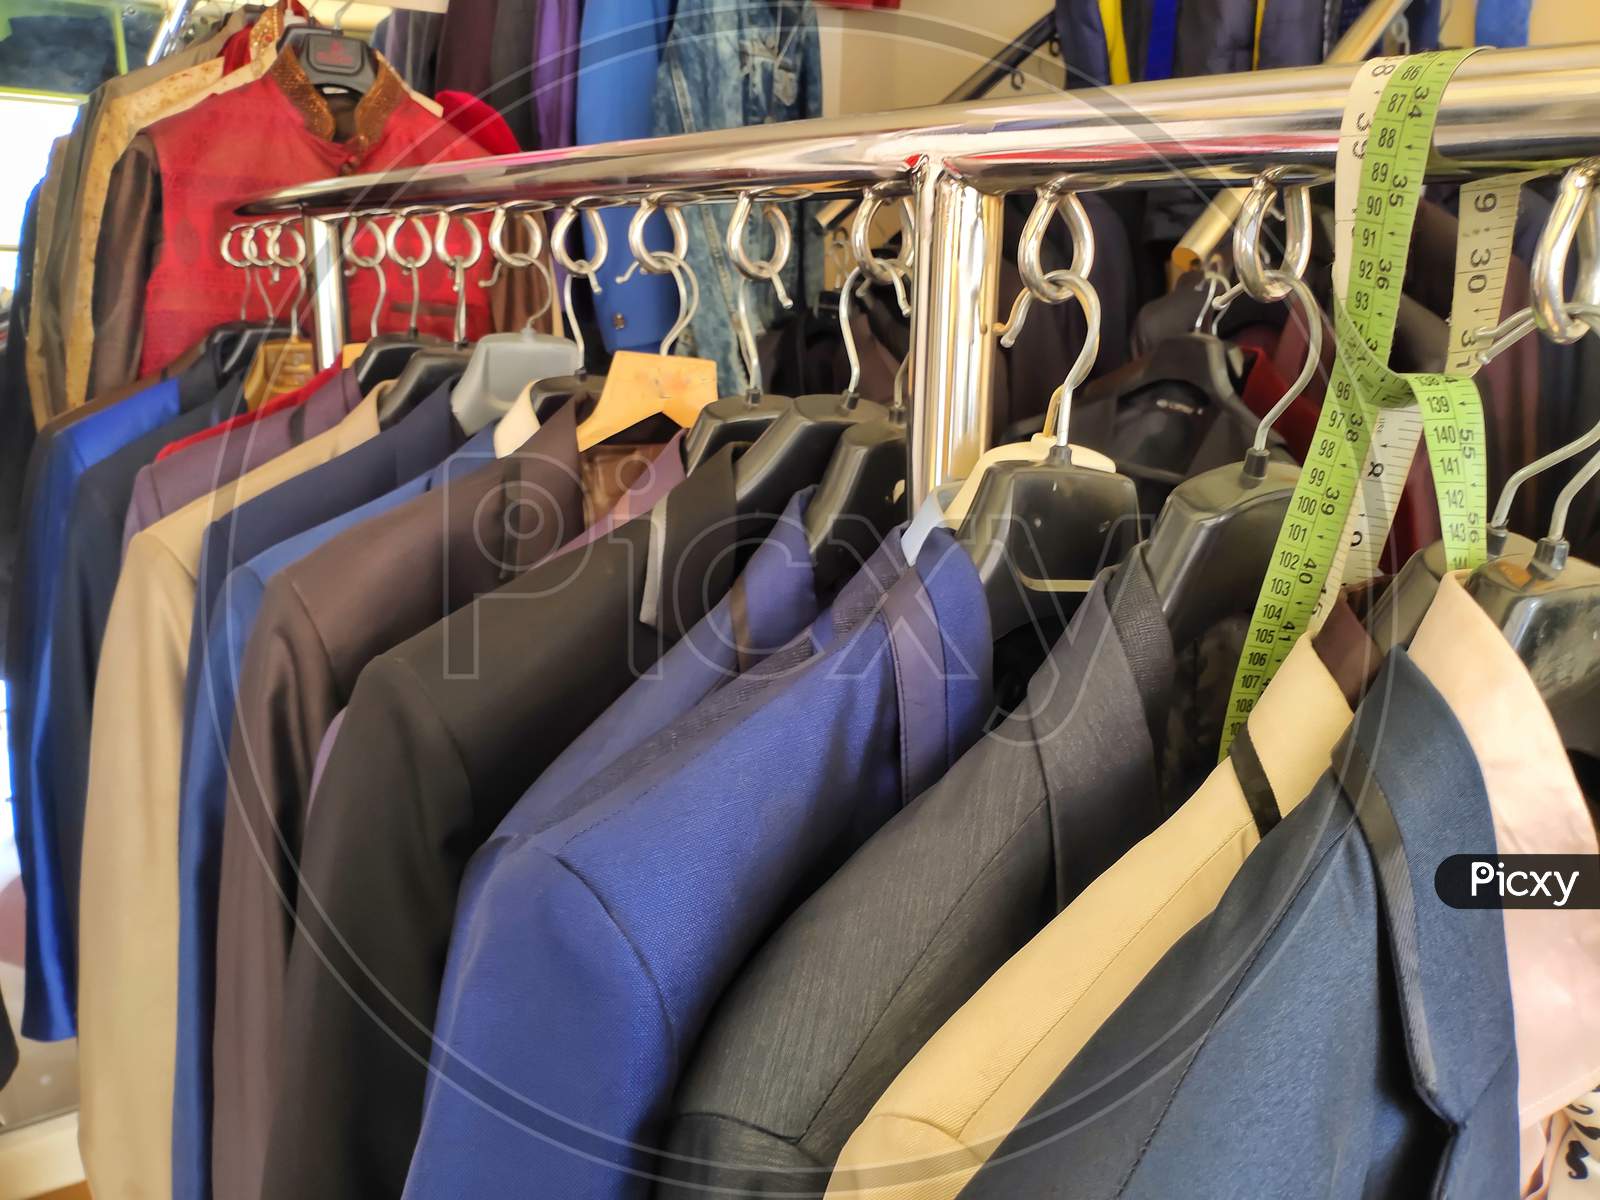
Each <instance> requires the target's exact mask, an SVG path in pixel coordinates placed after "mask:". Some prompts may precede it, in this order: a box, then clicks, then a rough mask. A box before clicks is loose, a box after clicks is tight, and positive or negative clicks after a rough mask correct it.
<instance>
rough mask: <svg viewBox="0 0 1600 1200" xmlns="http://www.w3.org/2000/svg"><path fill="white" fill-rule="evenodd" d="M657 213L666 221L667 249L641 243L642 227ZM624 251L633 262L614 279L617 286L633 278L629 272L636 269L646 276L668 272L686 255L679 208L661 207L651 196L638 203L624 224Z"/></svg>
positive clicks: (685, 233)
mask: <svg viewBox="0 0 1600 1200" xmlns="http://www.w3.org/2000/svg"><path fill="white" fill-rule="evenodd" d="M658 210H659V211H660V213H661V215H662V216H664V217H665V218H666V219H667V228H669V229H670V230H672V249H671V250H662V251H656V250H652V249H650V247H649V246H646V245H645V244H644V227H645V224H646V223H647V222H648V221H649V220H650V217H651V214H653V213H655V212H656V211H658ZM628 249H629V250H630V251H631V252H632V253H633V262H632V264H630V265H629V267H628V269H627V270H626V271H624V272H623V273H622V274H621V275H619V276H617V282H618V283H626V282H627V281H628V280H629V279H631V278H632V277H633V273H634V272H635V271H639V270H642V271H644V272H645V273H646V274H649V275H666V274H668V273H669V272H671V271H672V270H673V268H674V266H675V265H676V264H679V263H682V262H683V261H684V256H685V255H686V254H688V253H689V223H688V222H687V221H686V220H684V216H683V209H682V208H680V207H679V206H678V205H677V204H674V203H666V204H663V203H660V202H659V201H657V200H655V199H653V198H651V197H646V198H645V199H644V200H641V201H640V202H639V207H638V208H637V209H635V210H634V214H633V218H632V220H630V221H629V222H628Z"/></svg>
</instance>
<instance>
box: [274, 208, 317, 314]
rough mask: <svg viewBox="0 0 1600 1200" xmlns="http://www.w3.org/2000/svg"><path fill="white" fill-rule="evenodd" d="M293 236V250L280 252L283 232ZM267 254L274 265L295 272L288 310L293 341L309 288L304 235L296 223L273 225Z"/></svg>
mask: <svg viewBox="0 0 1600 1200" xmlns="http://www.w3.org/2000/svg"><path fill="white" fill-rule="evenodd" d="M286 233H287V234H290V235H292V236H293V238H294V247H295V248H294V251H293V252H292V253H289V254H280V253H279V246H280V245H281V243H282V241H283V235H284V234H286ZM267 255H268V257H269V258H270V259H271V260H272V265H273V266H274V267H281V268H283V269H285V270H291V271H293V272H294V273H295V283H296V287H295V297H294V304H293V307H292V308H291V309H290V312H289V337H290V339H291V340H293V341H299V340H300V308H301V306H302V305H303V304H304V303H305V300H306V295H307V294H308V293H309V291H310V288H309V286H308V285H307V281H306V237H305V234H303V233H301V232H300V227H299V226H298V225H291V224H289V223H288V222H286V221H280V222H279V223H278V224H277V225H275V226H273V229H272V232H271V233H270V234H269V235H268V237H267Z"/></svg>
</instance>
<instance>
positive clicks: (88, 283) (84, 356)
mask: <svg viewBox="0 0 1600 1200" xmlns="http://www.w3.org/2000/svg"><path fill="white" fill-rule="evenodd" d="M282 22H283V18H282V15H281V12H280V9H279V8H276V7H274V8H269V9H268V10H267V11H266V12H264V13H263V14H262V15H261V18H260V19H259V20H258V21H257V22H256V23H255V25H253V26H252V27H251V30H250V56H251V57H250V61H249V62H248V63H246V64H245V65H244V66H242V67H240V68H239V69H238V70H236V71H232V72H229V73H228V74H227V75H224V74H223V73H222V59H220V58H211V59H207V60H206V61H205V62H202V63H198V64H196V65H195V66H192V67H189V68H188V69H186V70H183V71H179V72H178V73H177V74H175V75H169V76H168V77H167V78H165V79H163V80H161V81H160V82H159V83H155V84H152V85H151V86H150V87H147V88H143V89H141V90H140V91H137V92H135V93H133V94H132V95H131V96H124V97H121V98H120V99H117V100H112V101H109V102H108V103H107V104H106V105H105V107H104V109H103V111H102V115H101V118H100V122H99V124H98V125H96V126H95V131H94V144H93V146H92V147H91V148H90V150H89V153H88V155H87V157H86V159H85V167H84V179H83V185H82V187H81V188H80V189H79V193H78V194H79V198H80V204H79V206H78V208H77V210H76V211H75V212H74V213H72V214H71V216H70V217H69V218H68V219H70V220H72V221H73V222H74V224H75V226H76V228H77V231H78V232H77V235H76V237H75V238H74V240H73V245H74V246H75V247H76V252H77V261H76V264H75V267H69V268H68V269H66V270H64V271H63V274H62V296H61V303H62V310H63V317H62V324H63V327H64V328H65V329H66V397H65V402H66V406H67V407H68V408H76V407H78V405H80V404H83V403H85V402H86V401H87V400H88V399H89V398H90V397H89V395H88V389H89V366H90V363H91V361H92V360H93V358H94V252H95V247H96V246H97V245H98V244H99V241H100V224H101V222H102V220H103V219H104V217H105V208H106V193H107V191H108V190H109V189H110V186H111V171H112V168H114V167H115V166H116V165H117V160H118V159H120V158H121V157H122V155H123V152H124V151H125V150H127V148H128V147H129V146H130V145H131V144H132V142H133V139H134V138H135V137H137V136H138V135H139V134H140V133H141V132H142V131H143V130H144V129H146V128H147V127H149V126H151V125H154V124H155V123H156V122H157V121H160V120H162V119H163V118H165V117H170V116H172V115H173V114H175V113H180V112H184V111H186V110H188V109H190V108H193V107H194V106H195V105H196V104H198V103H200V101H202V100H204V99H206V98H207V97H209V96H217V95H221V94H222V93H224V92H229V91H232V90H233V89H234V88H236V87H242V86H243V85H244V84H247V83H251V82H253V81H255V80H257V79H259V78H261V76H262V75H263V74H264V73H265V72H266V70H267V68H268V67H270V66H271V65H272V61H273V59H275V58H276V57H277V53H278V49H277V44H278V36H279V34H280V33H281V32H282V29H283V23H282ZM217 253H219V254H220V253H221V250H220V249H218V250H217Z"/></svg>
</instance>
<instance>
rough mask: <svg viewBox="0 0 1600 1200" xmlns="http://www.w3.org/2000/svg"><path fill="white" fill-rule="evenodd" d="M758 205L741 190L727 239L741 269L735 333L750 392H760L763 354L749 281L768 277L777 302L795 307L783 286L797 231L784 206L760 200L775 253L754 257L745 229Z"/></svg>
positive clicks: (730, 220) (729, 225) (735, 263)
mask: <svg viewBox="0 0 1600 1200" xmlns="http://www.w3.org/2000/svg"><path fill="white" fill-rule="evenodd" d="M753 207H755V197H754V193H751V192H741V193H739V198H738V199H737V200H736V201H735V202H734V206H733V215H732V216H731V217H730V218H729V220H728V232H727V236H726V238H725V239H724V241H725V244H726V246H727V250H728V258H729V259H730V260H731V261H732V262H733V265H734V268H735V269H736V270H737V271H738V272H739V298H738V302H737V304H736V306H735V318H734V324H735V325H737V326H738V328H737V329H736V330H735V333H737V334H738V337H739V353H740V355H741V356H742V357H743V358H744V366H745V374H746V375H747V377H748V379H749V389H748V391H749V394H750V395H751V396H758V395H760V394H761V388H762V380H763V378H764V376H763V374H762V371H761V354H760V351H759V350H758V348H757V346H756V329H755V320H754V318H753V317H752V316H751V315H750V284H751V282H752V281H753V280H763V279H765V280H769V281H770V282H771V283H772V290H773V291H774V292H775V293H776V294H777V297H778V303H779V304H781V305H783V307H784V308H793V307H794V301H793V300H791V299H789V293H788V291H786V290H785V289H784V286H783V273H782V272H783V267H784V264H785V263H787V262H788V261H789V251H790V249H791V248H792V246H793V244H794V234H793V231H792V230H791V229H790V228H789V218H788V216H787V215H786V214H785V213H784V211H783V209H782V208H780V207H779V206H778V205H776V204H774V203H772V202H771V201H770V200H764V201H762V202H761V215H762V216H763V217H765V218H766V222H767V225H768V226H769V227H770V228H771V230H772V254H771V256H770V257H768V258H765V259H752V258H751V257H750V252H749V251H748V250H747V249H746V248H745V244H744V236H745V229H746V227H747V226H748V225H749V223H750V210H751V209H752V208H753Z"/></svg>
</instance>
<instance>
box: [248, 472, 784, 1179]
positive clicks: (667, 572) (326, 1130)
mask: <svg viewBox="0 0 1600 1200" xmlns="http://www.w3.org/2000/svg"><path fill="white" fill-rule="evenodd" d="M731 457H732V451H731V448H729V449H727V450H724V451H723V452H722V453H720V454H718V455H716V456H715V457H713V458H712V459H710V460H709V461H707V462H706V463H704V464H702V465H701V466H700V467H699V468H698V469H697V470H696V471H695V472H694V473H693V474H692V475H690V476H689V478H687V479H685V480H684V482H683V483H681V484H679V485H678V487H676V488H674V489H673V491H672V492H671V493H670V494H669V495H668V496H667V498H666V500H665V501H664V502H662V503H661V504H658V505H657V506H656V507H655V508H654V509H652V510H651V512H650V514H649V516H647V517H641V518H639V519H637V520H634V521H630V522H628V523H627V524H625V525H622V526H620V527H618V528H617V529H616V530H614V531H613V532H612V534H611V535H610V536H609V537H607V538H605V539H603V540H601V541H597V542H595V543H593V544H591V545H590V546H589V547H588V548H586V549H585V550H584V551H583V552H582V553H577V554H571V555H561V556H557V557H555V558H553V559H550V560H549V561H547V562H545V563H542V564H540V565H539V566H537V567H535V568H534V569H533V570H531V571H528V572H526V573H524V574H522V575H520V576H518V577H517V578H516V579H513V580H512V581H511V582H509V583H507V584H505V585H504V586H502V587H500V588H499V589H498V590H496V591H494V592H491V593H489V594H488V595H487V596H484V597H481V598H480V599H479V600H477V601H475V602H474V603H472V604H470V605H468V606H467V607H466V608H464V609H461V610H459V611H458V612H456V613H454V614H452V615H451V616H450V617H448V618H446V619H445V620H444V621H442V622H441V623H439V624H437V625H435V626H433V627H432V628H431V629H428V630H427V631H425V632H423V633H421V634H419V635H418V636H416V637H414V638H412V639H411V640H410V641H408V642H406V643H404V644H402V645H400V646H399V647H397V648H396V649H394V650H393V651H391V652H390V653H388V654H386V655H384V656H382V657H380V658H377V659H375V660H374V661H373V662H371V663H370V664H368V666H367V667H366V669H365V670H364V671H363V672H362V674H361V679H360V682H359V683H358V684H357V686H356V689H355V692H354V694H353V695H352V697H351V700H350V706H349V709H348V712H347V714H346V717H345V720H344V723H343V726H342V727H341V729H340V733H339V738H338V741H337V742H335V743H334V747H333V753H332V755H331V757H330V758H329V760H328V763H327V767H326V770H325V772H324V774H323V776H322V779H321V781H320V784H319V787H318V790H317V795H316V799H315V803H314V804H313V805H312V809H311V815H310V818H309V820H308V822H307V827H306V830H305V835H304V839H303V840H304V845H305V851H304V854H303V855H302V859H301V878H302V880H303V884H302V887H303V889H304V890H306V891H309V892H311V893H313V894H315V895H316V896H317V897H318V900H319V905H318V907H317V908H316V910H315V911H314V912H313V911H307V910H300V911H299V912H297V918H298V922H299V923H298V926H297V928H296V931H295V938H294V946H293V948H292V950H291V954H290V959H289V968H288V975H287V978H286V980H285V983H284V1025H285V1027H286V1028H292V1029H294V1030H295V1031H296V1036H295V1037H294V1038H293V1039H291V1040H289V1041H287V1042H286V1044H285V1047H284V1066H283V1074H282V1081H281V1084H280V1092H279V1099H278V1104H277V1108H276V1111H275V1113H274V1117H273V1128H272V1136H271V1141H270V1143H269V1153H268V1155H267V1168H266V1182H265V1185H264V1187H263V1189H262V1195H263V1196H265V1197H275V1196H286V1197H287V1196H295V1197H299V1196H304V1195H305V1194H306V1193H307V1190H308V1189H309V1190H312V1191H316V1192H320V1193H322V1194H329V1193H333V1194H339V1195H369V1194H375V1193H381V1194H385V1195H398V1194H399V1192H400V1189H401V1187H402V1186H403V1183H404V1178H405V1172H406V1167H407V1164H408V1162H409V1161H410V1156H411V1148H412V1144H413V1142H414V1141H415V1136H416V1128H417V1123H418V1121H419V1120H420V1117H421V1110H422V1096H423V1076H424V1067H423V1065H422V1064H423V1062H424V1061H425V1056H426V1053H427V1046H428V1044H429V1039H428V1034H427V1027H426V1021H427V1018H428V1017H431V1014H432V1013H433V1011H434V1004H435V1001H436V998H437V996H438V990H439V983H440V976H441V974H442V971H443V964H444V956H445V951H446V948H447V946H448V943H449V937H450V922H451V916H452V914H453V912H454V909H455V895H456V889H457V887H458V885H459V882H460V878H461V872H462V870H463V869H464V868H465V866H466V860H467V858H468V857H470V855H471V853H472V852H473V851H474V850H476V849H477V847H478V846H479V845H480V844H481V843H482V842H483V840H484V839H485V838H487V837H488V836H489V834H490V833H491V832H492V831H493V830H494V828H495V826H496V825H497V824H498V823H499V821H500V819H501V818H502V817H503V816H504V815H505V813H506V811H507V810H508V809H510V807H511V806H512V804H513V803H515V801H516V799H517V797H518V796H519V795H521V793H522V791H523V790H524V789H525V788H526V787H527V786H528V784H529V783H530V782H531V781H532V780H534V779H535V778H537V777H538V775H539V773H540V771H541V770H542V769H543V768H544V767H545V766H546V765H548V764H549V763H550V762H551V761H553V760H554V759H555V757H556V756H557V755H558V754H560V753H561V751H562V750H564V749H565V748H566V747H567V745H568V743H570V742H571V741H572V740H573V739H574V738H575V737H577V735H578V734H580V733H581V732H583V730H584V729H585V728H587V727H588V726H589V724H590V723H591V722H592V721H593V720H594V719H595V718H596V717H598V716H599V715H600V713H601V712H603V711H604V710H605V708H606V707H607V706H609V705H610V704H611V702H612V701H613V700H615V699H616V698H617V696H619V695H620V694H621V693H622V692H623V691H624V690H626V687H627V685H628V684H629V683H631V682H632V680H633V679H634V678H635V677H636V676H638V675H639V674H641V673H643V672H644V671H646V670H648V669H649V668H650V667H651V666H652V665H653V664H654V663H655V662H656V660H657V659H658V658H659V657H660V655H661V654H662V653H663V652H664V651H665V650H666V649H668V648H669V647H670V646H671V645H673V644H674V643H676V642H677V641H679V640H680V639H681V638H682V636H683V635H684V634H685V633H686V632H687V631H688V629H689V628H690V627H692V626H693V625H694V623H695V622H696V621H697V620H698V619H699V618H700V617H701V616H703V615H704V614H705V612H706V611H707V609H709V608H710V607H712V606H713V605H715V604H716V603H717V602H718V601H719V600H720V599H721V598H722V596H723V595H724V594H725V593H726V591H727V589H728V587H729V586H730V585H731V583H732V578H731V576H732V570H733V564H732V561H731V560H732V555H731V547H732V545H733V538H734V532H735V530H734V517H735V513H736V510H735V506H734V495H733V468H732V461H731ZM771 519H772V518H768V520H769V522H770V520H771ZM759 524H760V523H759V522H756V526H757V528H758V529H759ZM740 527H741V528H742V529H747V528H748V526H747V525H746V523H745V520H744V519H742V518H741V520H740ZM545 628H548V629H557V628H559V629H560V630H561V636H559V637H530V636H528V631H529V630H530V629H545ZM380 814H381V815H380ZM402 814H407V815H402ZM374 821H377V827H376V828H375V826H374ZM333 930H336V931H337V937H336V938H335V939H334V940H335V941H337V942H338V943H339V945H338V947H337V948H335V946H334V945H333V944H332V943H331V942H330V940H329V932H330V931H333ZM319 952H320V953H331V954H332V955H333V959H332V960H331V962H329V963H324V962H323V961H322V960H321V959H320V958H319V957H318V954H319ZM355 962H360V963H362V964H364V965H363V967H362V968H361V972H362V978H363V979H367V980H369V981H371V982H372V983H373V984H374V987H373V988H372V989H371V990H369V989H368V988H367V987H366V986H364V985H363V984H361V983H359V982H357V983H355V988H356V995H354V996H352V995H350V994H349V993H347V992H346V991H345V990H344V988H345V984H346V983H348V982H351V980H352V976H351V975H350V973H349V968H350V967H351V966H353V964H354V963H355ZM368 971H370V972H371V975H370V976H369V975H367V974H366V972H368ZM377 981H381V984H379V983H378V982H377ZM219 986H220V980H219ZM219 999H220V997H219ZM374 1004H375V1005H376V1006H377V1007H376V1008H373V1009H369V1008H367V1007H365V1006H367V1005H374ZM415 1014H425V1015H424V1016H423V1017H422V1018H420V1020H421V1021H422V1022H423V1023H422V1024H421V1025H420V1027H419V1025H418V1024H413V1022H412V1015H415ZM397 1019H398V1022H399V1024H396V1023H395V1021H396V1020H397ZM396 1035H399V1036H400V1037H401V1038H402V1039H404V1044H403V1045H401V1044H397V1043H396V1041H395V1040H394V1037H395V1036H396ZM418 1045H420V1046H421V1047H422V1051H421V1056H420V1057H417V1058H413V1057H412V1056H413V1054H414V1053H416V1047H417V1046H418ZM330 1053H332V1054H333V1056H334V1057H333V1058H331V1059H330V1057H329V1055H330ZM335 1061H337V1062H338V1063H342V1064H346V1065H347V1066H348V1068H349V1072H348V1073H347V1072H346V1071H345V1070H344V1069H340V1070H338V1071H337V1073H331V1072H330V1069H329V1068H330V1066H331V1065H332V1064H333V1063H334V1062H335ZM357 1063H360V1064H361V1065H360V1067H359V1069H358V1068H357ZM219 1069H220V1064H219ZM291 1146H292V1147H295V1148H296V1149H295V1150H294V1151H292V1152H291V1151H289V1150H288V1147H291Z"/></svg>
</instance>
